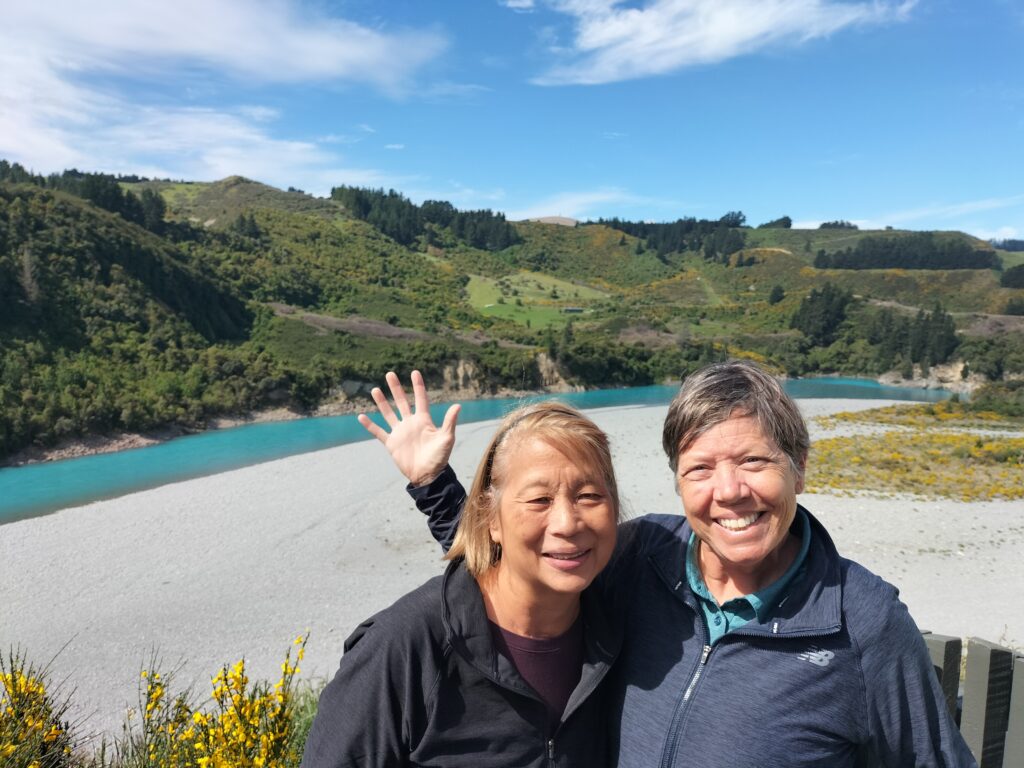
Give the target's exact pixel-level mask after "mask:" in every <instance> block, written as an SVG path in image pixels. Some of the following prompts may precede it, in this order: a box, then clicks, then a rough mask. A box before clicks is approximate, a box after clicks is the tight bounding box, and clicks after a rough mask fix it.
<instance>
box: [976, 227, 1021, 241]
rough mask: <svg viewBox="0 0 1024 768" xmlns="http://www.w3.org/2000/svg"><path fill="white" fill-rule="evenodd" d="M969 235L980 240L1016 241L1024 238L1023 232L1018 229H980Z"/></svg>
mask: <svg viewBox="0 0 1024 768" xmlns="http://www.w3.org/2000/svg"><path fill="white" fill-rule="evenodd" d="M971 234H972V235H974V236H975V237H980V238H981V239H982V240H1017V239H1019V238H1021V237H1024V230H1022V229H1019V228H1018V227H998V228H996V229H989V228H986V227H980V228H978V229H972V230H971Z"/></svg>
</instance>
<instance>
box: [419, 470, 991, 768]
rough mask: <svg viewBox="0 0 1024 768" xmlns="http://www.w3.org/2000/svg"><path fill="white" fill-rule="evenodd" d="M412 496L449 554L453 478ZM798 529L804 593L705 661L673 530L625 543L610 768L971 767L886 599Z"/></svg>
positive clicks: (454, 513) (818, 537) (605, 580)
mask: <svg viewBox="0 0 1024 768" xmlns="http://www.w3.org/2000/svg"><path fill="white" fill-rule="evenodd" d="M410 492H411V493H412V494H413V497H414V498H415V499H416V502H417V506H418V507H419V508H420V510H421V511H423V512H425V513H426V514H428V516H429V519H430V526H431V530H432V531H433V532H434V534H435V538H437V539H438V540H439V541H440V542H441V543H442V545H444V546H447V545H449V544H450V542H451V536H452V535H453V533H454V528H455V521H456V520H457V518H458V514H459V511H460V509H461V506H462V502H463V500H464V497H465V493H464V491H463V489H462V486H461V485H459V483H458V481H457V479H456V478H455V475H454V473H452V472H451V470H450V469H449V470H446V471H445V472H444V473H443V474H442V475H441V476H440V477H438V478H437V479H436V480H435V481H434V482H433V483H432V484H430V485H429V486H425V487H423V488H417V489H410ZM809 517H810V520H811V537H812V539H811V543H810V549H809V551H808V554H807V561H806V568H805V570H804V572H803V575H802V577H801V578H800V579H799V580H798V581H796V582H794V583H793V584H792V585H791V587H790V589H789V590H788V591H787V595H786V597H785V598H784V599H783V600H782V601H781V602H780V604H779V605H778V606H777V607H776V608H775V609H774V611H772V613H771V615H770V616H769V617H768V619H767V620H766V621H764V622H760V621H757V620H756V619H755V620H754V621H752V622H751V623H749V624H747V625H745V626H743V627H741V628H740V629H738V630H736V631H735V632H731V633H729V634H728V635H726V636H725V637H724V638H723V639H722V640H720V641H719V642H718V643H716V644H715V645H714V646H711V645H709V643H708V635H707V630H706V628H705V626H704V619H703V616H702V614H701V611H700V608H699V606H698V604H697V599H696V596H695V595H694V594H693V593H692V591H691V590H690V588H689V585H688V583H687V579H686V571H685V567H686V566H685V563H686V546H687V541H688V540H689V538H690V533H691V529H690V526H689V524H688V523H687V522H686V520H685V518H684V517H682V516H680V515H646V516H644V517H641V518H638V519H636V520H632V521H630V522H628V523H626V524H624V525H623V526H622V527H621V529H620V536H619V542H620V543H619V547H618V550H617V552H616V556H615V558H613V561H612V563H611V564H610V565H609V567H608V568H607V569H606V570H605V572H604V573H603V574H602V575H601V577H600V578H599V580H598V582H597V583H596V586H597V587H598V588H599V589H600V590H601V591H602V592H603V594H604V598H605V600H606V603H607V605H608V606H609V608H610V609H611V610H612V611H613V613H614V615H615V616H616V617H617V619H618V620H619V621H621V622H622V626H623V632H624V640H623V645H622V651H621V653H620V654H619V659H618V661H617V662H616V665H615V667H614V669H613V671H612V674H611V676H610V678H609V679H608V681H607V682H608V684H609V691H608V697H609V704H608V722H609V724H610V728H609V730H610V732H611V733H612V738H613V747H612V750H611V752H612V762H613V764H617V765H619V766H622V768H629V767H630V766H636V767H637V768H640V767H641V766H643V767H644V768H649V767H651V766H662V767H663V768H677V767H678V768H681V767H682V766H688V767H692V768H697V767H698V766H699V767H700V768H747V767H749V768H754V766H758V767H760V766H788V767H791V768H810V767H811V766H821V767H822V768H824V767H825V766H828V767H829V768H845V767H846V766H849V767H850V768H852V767H853V766H857V765H863V764H864V762H863V761H865V760H866V759H868V760H871V761H872V763H871V764H878V763H881V764H882V765H886V766H893V767H894V768H896V767H899V768H903V767H904V766H921V767H935V768H939V767H946V766H957V767H959V766H974V765H976V763H975V761H974V758H973V757H972V756H971V754H970V752H969V750H968V749H967V746H966V744H965V743H964V741H963V739H962V737H961V736H960V733H959V731H958V730H957V728H956V725H955V723H954V722H953V719H952V717H951V716H950V714H949V711H948V710H947V708H946V705H945V702H944V699H943V696H942V693H941V690H940V689H939V686H938V681H937V679H936V677H935V674H934V671H933V669H932V665H931V661H930V659H929V657H928V652H927V649H926V647H925V645H924V641H923V639H922V638H921V634H920V632H919V631H918V629H917V627H916V625H915V624H914V622H913V620H912V619H911V618H910V615H909V613H908V612H907V609H906V606H904V605H903V603H901V602H900V601H899V597H898V591H897V589H896V588H895V587H893V586H892V585H891V584H888V583H886V582H885V581H883V580H882V579H880V578H879V577H878V576H875V575H874V574H872V573H870V572H869V571H868V570H866V569H865V568H863V567H861V566H860V565H858V564H857V563H854V562H852V561H850V560H847V559H845V558H843V557H840V556H839V554H838V552H837V551H836V548H835V545H834V544H833V543H832V539H831V538H830V537H829V535H828V533H827V532H826V531H825V529H824V527H823V526H822V525H821V524H820V523H819V522H818V521H817V520H815V519H814V517H813V516H811V515H809Z"/></svg>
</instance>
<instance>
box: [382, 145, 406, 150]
mask: <svg viewBox="0 0 1024 768" xmlns="http://www.w3.org/2000/svg"><path fill="white" fill-rule="evenodd" d="M384 149H405V144H385V145H384Z"/></svg>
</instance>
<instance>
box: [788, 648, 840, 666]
mask: <svg viewBox="0 0 1024 768" xmlns="http://www.w3.org/2000/svg"><path fill="white" fill-rule="evenodd" d="M835 657H836V655H835V653H834V652H833V651H823V650H821V648H817V647H816V646H813V645H812V646H811V647H810V648H808V649H807V650H806V651H804V652H803V653H801V654H800V655H799V656H797V658H798V659H800V660H801V661H809V662H811V664H817V665H818V666H819V667H827V666H828V663H829V662H830V661H832V659H834V658H835Z"/></svg>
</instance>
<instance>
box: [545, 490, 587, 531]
mask: <svg viewBox="0 0 1024 768" xmlns="http://www.w3.org/2000/svg"><path fill="white" fill-rule="evenodd" d="M579 522H580V516H579V511H578V510H577V509H576V503H575V500H574V499H571V498H568V497H566V496H563V495H561V494H559V496H558V497H557V498H556V499H555V500H554V502H553V503H552V505H551V510H550V511H549V512H548V531H550V532H551V533H552V534H554V535H556V536H572V535H573V534H574V533H576V531H577V530H578V529H579Z"/></svg>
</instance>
